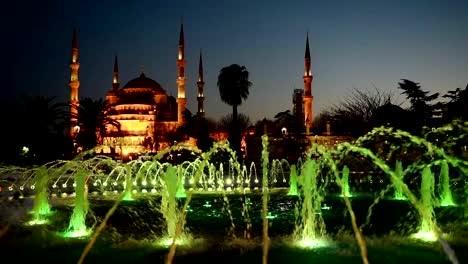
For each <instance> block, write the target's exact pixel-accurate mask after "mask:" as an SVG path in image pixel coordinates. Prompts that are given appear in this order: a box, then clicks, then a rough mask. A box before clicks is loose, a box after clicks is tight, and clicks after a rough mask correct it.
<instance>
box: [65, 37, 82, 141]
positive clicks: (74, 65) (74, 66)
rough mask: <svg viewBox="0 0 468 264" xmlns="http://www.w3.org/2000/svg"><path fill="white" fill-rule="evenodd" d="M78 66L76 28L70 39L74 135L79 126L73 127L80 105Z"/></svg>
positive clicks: (71, 121) (71, 104)
mask: <svg viewBox="0 0 468 264" xmlns="http://www.w3.org/2000/svg"><path fill="white" fill-rule="evenodd" d="M79 68H80V63H78V38H77V36H76V29H74V30H73V40H72V57H71V62H70V69H71V74H70V82H69V83H68V86H70V101H69V105H70V136H72V137H74V136H75V135H76V133H78V132H79V128H78V129H75V126H77V125H78V107H79V106H80V101H79V100H78V90H79V88H80V81H79V80H78V69H79Z"/></svg>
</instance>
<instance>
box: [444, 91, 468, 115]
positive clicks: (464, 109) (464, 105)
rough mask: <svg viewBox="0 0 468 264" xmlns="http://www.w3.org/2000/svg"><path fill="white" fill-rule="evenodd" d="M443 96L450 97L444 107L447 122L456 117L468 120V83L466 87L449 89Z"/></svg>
mask: <svg viewBox="0 0 468 264" xmlns="http://www.w3.org/2000/svg"><path fill="white" fill-rule="evenodd" d="M442 97H444V98H448V99H449V101H448V102H446V103H445V104H444V105H443V107H442V109H443V111H442V117H443V119H444V122H445V123H449V122H451V121H452V120H454V119H461V120H468V84H467V85H466V87H465V89H461V88H457V89H455V90H453V91H448V92H447V94H445V95H443V96H442Z"/></svg>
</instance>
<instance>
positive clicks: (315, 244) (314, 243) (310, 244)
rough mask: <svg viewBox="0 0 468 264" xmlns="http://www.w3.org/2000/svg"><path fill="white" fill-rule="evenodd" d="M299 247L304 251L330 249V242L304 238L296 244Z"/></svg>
mask: <svg viewBox="0 0 468 264" xmlns="http://www.w3.org/2000/svg"><path fill="white" fill-rule="evenodd" d="M294 244H295V245H296V246H297V247H300V248H304V249H312V248H323V247H328V246H329V245H330V242H328V241H326V240H323V239H316V238H304V239H301V240H299V241H297V242H295V243H294Z"/></svg>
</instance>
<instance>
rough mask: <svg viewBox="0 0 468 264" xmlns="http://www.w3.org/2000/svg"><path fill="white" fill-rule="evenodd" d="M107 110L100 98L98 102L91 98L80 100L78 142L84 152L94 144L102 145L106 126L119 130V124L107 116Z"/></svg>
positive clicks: (106, 105)
mask: <svg viewBox="0 0 468 264" xmlns="http://www.w3.org/2000/svg"><path fill="white" fill-rule="evenodd" d="M108 108H109V105H108V104H107V103H106V102H105V101H104V100H102V98H100V99H98V100H93V99H91V98H84V99H81V100H80V108H79V110H78V122H79V124H80V127H81V129H80V133H79V135H78V141H79V144H80V145H81V146H83V149H84V150H87V149H91V148H93V147H95V146H96V144H102V141H103V138H104V137H105V133H106V127H107V126H109V125H111V126H115V127H117V128H120V124H119V123H118V122H117V121H116V120H113V119H111V118H109V116H108V115H107V110H108Z"/></svg>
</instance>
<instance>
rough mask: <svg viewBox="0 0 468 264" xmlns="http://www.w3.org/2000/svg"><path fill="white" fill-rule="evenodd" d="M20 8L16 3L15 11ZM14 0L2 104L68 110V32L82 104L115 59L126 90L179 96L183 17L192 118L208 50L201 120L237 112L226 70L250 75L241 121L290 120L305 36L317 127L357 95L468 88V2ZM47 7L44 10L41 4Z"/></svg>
mask: <svg viewBox="0 0 468 264" xmlns="http://www.w3.org/2000/svg"><path fill="white" fill-rule="evenodd" d="M10 2H13V1H10ZM226 2H228V3H224V1H218V0H215V1H211V0H203V1H201V0H200V1H157V0H148V1H129V0H125V1H123V0H122V1H121V0H112V1H107V0H106V1H63V0H62V1H16V3H9V4H8V5H6V6H5V4H2V5H3V7H2V9H3V12H2V16H1V18H0V19H1V20H0V22H1V25H2V26H1V28H2V41H1V42H2V43H1V44H0V45H1V46H0V48H1V50H2V53H3V55H2V57H3V60H2V61H3V62H2V63H1V81H2V88H1V89H2V93H3V96H2V99H9V98H12V97H13V96H16V95H19V94H30V95H44V96H56V97H57V99H58V100H59V101H60V100H61V101H67V100H68V96H69V88H68V86H67V83H68V80H69V75H70V70H69V66H68V64H69V61H70V56H71V40H72V31H73V28H74V27H76V28H77V30H78V45H79V52H80V54H79V62H80V64H81V68H80V71H79V79H80V81H81V86H80V97H93V98H103V97H104V96H105V94H106V92H107V91H108V90H110V89H111V81H112V70H113V61H114V55H115V54H118V57H119V69H120V83H121V87H122V86H123V85H125V83H127V82H128V81H129V80H131V79H133V78H135V77H138V76H139V74H140V71H141V65H144V72H145V74H146V75H147V76H148V77H150V78H152V79H154V80H156V81H158V82H159V83H160V84H161V85H162V87H163V88H164V89H165V90H166V91H167V92H168V94H171V95H174V96H176V95H177V88H176V82H175V80H176V75H177V67H176V56H177V44H178V36H179V28H180V20H181V17H183V21H184V30H185V44H186V45H185V52H186V60H187V70H186V77H187V86H186V90H187V100H188V108H189V109H190V110H191V111H192V112H193V113H194V112H195V111H196V98H195V97H196V91H197V88H196V81H197V71H198V54H199V50H200V49H203V56H204V57H203V60H204V69H205V96H206V99H205V109H206V113H207V116H208V117H212V118H215V119H218V118H219V117H220V116H223V115H225V114H227V113H230V112H231V107H230V106H228V105H225V104H224V103H222V102H221V100H220V98H219V92H218V87H217V86H216V81H217V76H218V73H219V70H220V69H221V68H222V67H224V66H228V65H230V64H233V63H237V64H240V65H244V66H246V67H247V69H248V70H249V72H250V74H251V75H250V79H251V81H252V82H253V86H252V87H251V91H250V96H249V98H248V99H247V101H245V102H244V103H243V104H242V105H241V106H240V108H239V112H242V113H246V114H247V115H249V116H250V118H251V121H253V122H255V121H256V120H258V119H261V118H263V117H267V118H272V117H273V116H274V115H275V114H276V113H278V112H280V111H284V110H287V109H292V92H293V89H294V88H303V80H302V75H303V71H304V48H305V37H306V33H307V31H308V32H309V36H310V48H311V57H312V73H313V75H314V80H313V83H312V94H313V95H314V97H315V98H314V104H313V110H314V116H316V115H317V114H318V113H319V112H320V111H321V110H323V109H326V108H327V106H329V105H331V104H334V103H338V102H339V101H340V100H343V99H344V97H345V96H346V95H347V94H349V92H350V89H352V88H361V89H372V87H373V86H374V85H375V86H376V87H378V88H379V89H383V90H389V91H393V92H394V94H395V101H396V102H397V103H398V102H403V101H404V99H405V98H404V96H403V95H400V92H401V90H399V89H397V86H398V81H399V80H400V79H403V78H405V79H410V80H412V81H415V82H419V83H421V85H422V87H423V89H424V90H428V91H431V92H440V93H442V94H445V93H446V92H447V91H449V90H454V89H455V88H457V87H460V88H464V87H465V86H466V85H467V83H468V15H467V13H468V12H467V11H468V1H464V0H460V1H457V0H450V1H444V0H439V1H429V0H427V1H422V0H421V1H417V0H411V1H408V0H404V1H394V0H392V1H390V0H389V1H378V0H373V1H347V0H343V1H311V0H307V1H258V3H257V1H252V0H251V1H226ZM46 3H47V4H46Z"/></svg>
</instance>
